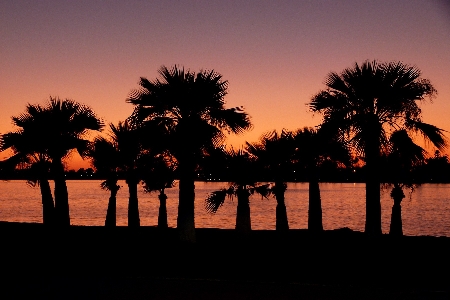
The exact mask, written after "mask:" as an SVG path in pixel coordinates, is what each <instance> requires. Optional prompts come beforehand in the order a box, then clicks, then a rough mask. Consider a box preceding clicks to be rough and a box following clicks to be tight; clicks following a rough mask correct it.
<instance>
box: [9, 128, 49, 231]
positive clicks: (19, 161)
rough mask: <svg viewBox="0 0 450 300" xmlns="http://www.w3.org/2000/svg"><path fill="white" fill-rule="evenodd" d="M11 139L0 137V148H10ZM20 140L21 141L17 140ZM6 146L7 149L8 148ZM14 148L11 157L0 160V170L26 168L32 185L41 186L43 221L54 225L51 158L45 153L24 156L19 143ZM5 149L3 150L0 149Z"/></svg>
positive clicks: (28, 181)
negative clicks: (50, 179)
mask: <svg viewBox="0 0 450 300" xmlns="http://www.w3.org/2000/svg"><path fill="white" fill-rule="evenodd" d="M10 142H12V141H11V140H9V139H8V136H6V135H5V136H2V137H1V138H0V144H1V146H0V149H3V147H6V148H9V147H7V146H6V145H8V144H9V143H10ZM17 142H20V141H17ZM22 146H27V145H22ZM6 148H5V149H6ZM11 148H13V149H14V150H13V151H14V153H15V154H14V155H13V156H11V157H9V158H8V159H6V160H4V161H1V162H0V170H2V171H12V170H14V169H16V168H19V169H21V170H26V172H27V177H28V180H27V183H28V184H29V185H30V186H32V187H35V186H39V188H40V191H41V199H42V223H43V224H44V225H46V226H52V225H54V223H55V211H54V210H55V206H54V203H53V195H52V191H51V189H50V184H49V182H48V178H49V172H50V166H51V163H50V161H49V158H48V157H46V156H45V155H43V154H38V153H35V154H27V155H25V156H23V155H22V154H23V153H25V151H24V152H22V151H20V150H19V149H20V146H19V144H16V145H15V146H11ZM0 151H3V150H0Z"/></svg>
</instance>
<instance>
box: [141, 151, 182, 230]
mask: <svg viewBox="0 0 450 300" xmlns="http://www.w3.org/2000/svg"><path fill="white" fill-rule="evenodd" d="M175 169H176V161H174V160H173V159H172V158H171V157H170V155H165V154H160V155H156V156H155V157H148V162H147V163H146V164H145V175H144V177H143V179H142V183H143V185H144V191H145V192H147V193H151V192H153V191H158V192H159V195H158V199H159V213H158V228H160V229H166V228H168V227H169V225H168V222H167V195H166V193H165V190H166V189H168V188H172V187H174V185H175Z"/></svg>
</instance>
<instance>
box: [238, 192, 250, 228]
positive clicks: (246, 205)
mask: <svg viewBox="0 0 450 300" xmlns="http://www.w3.org/2000/svg"><path fill="white" fill-rule="evenodd" d="M249 197H250V193H249V191H248V190H247V189H246V188H245V187H239V188H238V191H237V199H238V204H237V213H236V230H237V231H239V232H241V233H249V232H250V231H251V230H252V225H251V219H250V200H249Z"/></svg>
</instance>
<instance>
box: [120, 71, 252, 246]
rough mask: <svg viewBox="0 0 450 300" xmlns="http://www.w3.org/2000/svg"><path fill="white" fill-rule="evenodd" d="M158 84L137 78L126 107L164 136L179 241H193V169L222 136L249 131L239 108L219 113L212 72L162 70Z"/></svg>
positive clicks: (222, 85)
mask: <svg viewBox="0 0 450 300" xmlns="http://www.w3.org/2000/svg"><path fill="white" fill-rule="evenodd" d="M159 74H160V76H161V78H160V79H155V80H154V81H149V80H148V79H146V78H141V80H140V82H139V85H140V86H141V87H140V89H138V90H134V91H132V92H131V94H130V96H129V97H128V99H127V101H128V102H129V103H132V104H134V105H135V110H134V113H133V116H132V119H133V120H134V122H136V123H138V124H141V123H146V124H147V126H149V125H150V124H156V125H157V126H159V127H162V128H164V129H165V130H166V133H167V134H166V135H167V139H166V140H165V143H166V146H167V149H168V150H170V152H171V154H172V155H173V156H175V158H176V159H177V161H178V170H179V177H180V178H179V179H180V182H179V204H178V219H177V228H178V232H179V235H180V239H181V240H183V241H189V242H194V241H195V222H194V199H195V186H194V179H195V169H196V168H197V164H198V159H199V158H200V157H201V156H202V152H203V151H204V149H205V148H206V147H210V146H211V145H215V146H218V145H219V144H221V143H222V142H223V141H224V138H225V135H224V133H223V130H225V131H227V132H229V133H241V132H243V131H244V130H246V129H248V128H250V121H249V117H248V115H247V114H246V113H245V112H244V111H243V109H242V107H234V108H228V109H227V108H225V106H224V105H225V101H224V97H225V95H226V94H227V88H228V82H227V81H225V80H222V75H220V74H218V73H216V72H215V71H213V70H211V71H200V72H198V73H195V72H191V71H189V70H187V71H185V70H184V68H178V67H177V66H174V67H173V68H171V69H168V68H167V67H165V66H163V67H161V69H160V70H159Z"/></svg>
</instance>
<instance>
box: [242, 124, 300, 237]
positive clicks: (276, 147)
mask: <svg viewBox="0 0 450 300" xmlns="http://www.w3.org/2000/svg"><path fill="white" fill-rule="evenodd" d="M246 144H247V146H246V150H247V151H248V152H249V153H250V154H252V155H254V156H255V157H256V158H257V161H258V163H259V164H261V165H262V167H263V168H264V169H265V170H266V172H267V173H268V174H269V176H270V178H271V180H273V182H274V186H273V187H272V188H271V190H272V193H273V195H274V196H275V199H276V201H277V207H276V226H275V227H276V230H280V231H286V230H288V229H289V224H288V218H287V213H286V204H285V198H284V193H285V191H286V189H287V184H286V181H287V177H288V176H289V175H290V174H292V171H293V164H292V161H293V155H294V152H295V142H294V138H293V135H292V133H291V132H289V131H286V130H282V131H281V132H280V133H277V132H276V131H272V132H269V133H267V134H265V135H263V136H262V137H261V138H260V140H259V142H258V143H252V144H250V143H246Z"/></svg>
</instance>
